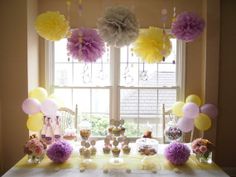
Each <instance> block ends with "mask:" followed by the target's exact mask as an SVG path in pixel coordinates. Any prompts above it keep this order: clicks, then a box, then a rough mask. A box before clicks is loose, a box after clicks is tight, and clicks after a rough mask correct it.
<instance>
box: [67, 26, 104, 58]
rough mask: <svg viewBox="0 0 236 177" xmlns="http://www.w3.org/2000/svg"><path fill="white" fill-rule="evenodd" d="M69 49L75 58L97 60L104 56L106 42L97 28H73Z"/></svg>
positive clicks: (68, 44)
mask: <svg viewBox="0 0 236 177" xmlns="http://www.w3.org/2000/svg"><path fill="white" fill-rule="evenodd" d="M67 50H68V52H69V54H70V55H71V56H72V57H73V58H75V59H78V60H83V61H85V62H95V61H96V60H97V59H99V58H101V57H102V55H103V53H104V51H105V44H104V41H103V40H102V39H101V37H100V36H99V35H98V33H97V31H96V30H94V29H88V28H87V29H86V28H81V29H75V30H72V34H71V37H70V38H68V43H67Z"/></svg>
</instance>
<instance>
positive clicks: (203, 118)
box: [194, 113, 211, 131]
mask: <svg viewBox="0 0 236 177" xmlns="http://www.w3.org/2000/svg"><path fill="white" fill-rule="evenodd" d="M194 125H195V127H196V128H197V129H199V130H201V131H205V130H208V129H209V128H210V127H211V119H210V118H209V117H208V116H207V115H206V114H203V113H200V114H199V116H198V117H197V118H196V119H194Z"/></svg>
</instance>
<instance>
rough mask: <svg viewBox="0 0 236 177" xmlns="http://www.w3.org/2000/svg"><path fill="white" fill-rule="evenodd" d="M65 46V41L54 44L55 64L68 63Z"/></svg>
mask: <svg viewBox="0 0 236 177" xmlns="http://www.w3.org/2000/svg"><path fill="white" fill-rule="evenodd" d="M66 44H67V39H62V40H60V41H57V42H55V43H54V58H55V62H68V56H67V48H66Z"/></svg>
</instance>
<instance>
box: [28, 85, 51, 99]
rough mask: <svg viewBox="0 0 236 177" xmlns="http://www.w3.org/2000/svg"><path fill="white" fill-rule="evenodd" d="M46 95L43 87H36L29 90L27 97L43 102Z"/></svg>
mask: <svg viewBox="0 0 236 177" xmlns="http://www.w3.org/2000/svg"><path fill="white" fill-rule="evenodd" d="M47 97H48V92H47V90H46V89H45V88H42V87H37V88H35V89H33V90H31V91H30V92H29V98H35V99H37V100H39V101H40V102H43V101H44V100H45V99H46V98H47Z"/></svg>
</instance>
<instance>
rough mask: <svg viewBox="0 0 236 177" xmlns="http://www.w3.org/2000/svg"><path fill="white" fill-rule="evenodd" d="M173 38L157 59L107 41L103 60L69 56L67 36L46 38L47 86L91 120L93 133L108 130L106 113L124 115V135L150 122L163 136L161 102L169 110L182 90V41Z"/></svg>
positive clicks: (137, 131)
mask: <svg viewBox="0 0 236 177" xmlns="http://www.w3.org/2000/svg"><path fill="white" fill-rule="evenodd" d="M171 42H172V47H173V50H172V53H171V55H170V56H169V57H168V58H166V60H165V62H162V63H159V64H146V63H144V62H143V61H142V60H141V59H139V58H138V57H137V56H135V55H134V54H133V52H132V46H126V47H122V48H120V49H119V48H113V47H108V46H106V50H105V53H104V55H103V57H102V58H101V59H99V60H97V61H96V62H95V63H92V64H85V63H83V62H78V61H76V60H73V59H70V60H68V57H67V51H66V39H63V40H60V41H58V42H54V43H51V42H50V43H47V44H48V45H47V49H48V56H49V57H48V58H49V59H48V67H47V68H48V74H46V75H47V83H48V87H49V89H50V90H51V91H53V92H54V94H55V95H56V96H57V97H59V98H60V99H62V100H63V101H64V104H65V106H66V107H70V108H72V109H74V108H75V105H76V104H77V105H78V108H79V119H80V120H82V119H88V120H90V122H92V124H93V132H92V134H93V136H104V135H105V134H106V131H107V127H108V124H109V118H116V119H117V118H122V119H124V120H125V126H126V128H127V129H126V135H127V136H131V137H137V136H140V135H142V134H143V132H144V131H145V129H146V128H147V127H150V128H152V130H153V134H154V136H156V137H161V136H162V119H161V117H162V116H161V114H162V104H165V105H166V108H167V109H168V108H170V107H171V105H172V104H173V103H174V102H175V101H176V100H177V99H181V98H182V95H183V93H184V89H183V88H184V82H183V81H184V74H185V73H184V55H183V54H184V44H183V43H182V42H180V41H177V40H176V39H171ZM173 60H175V61H176V64H173V62H172V61H173Z"/></svg>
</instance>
